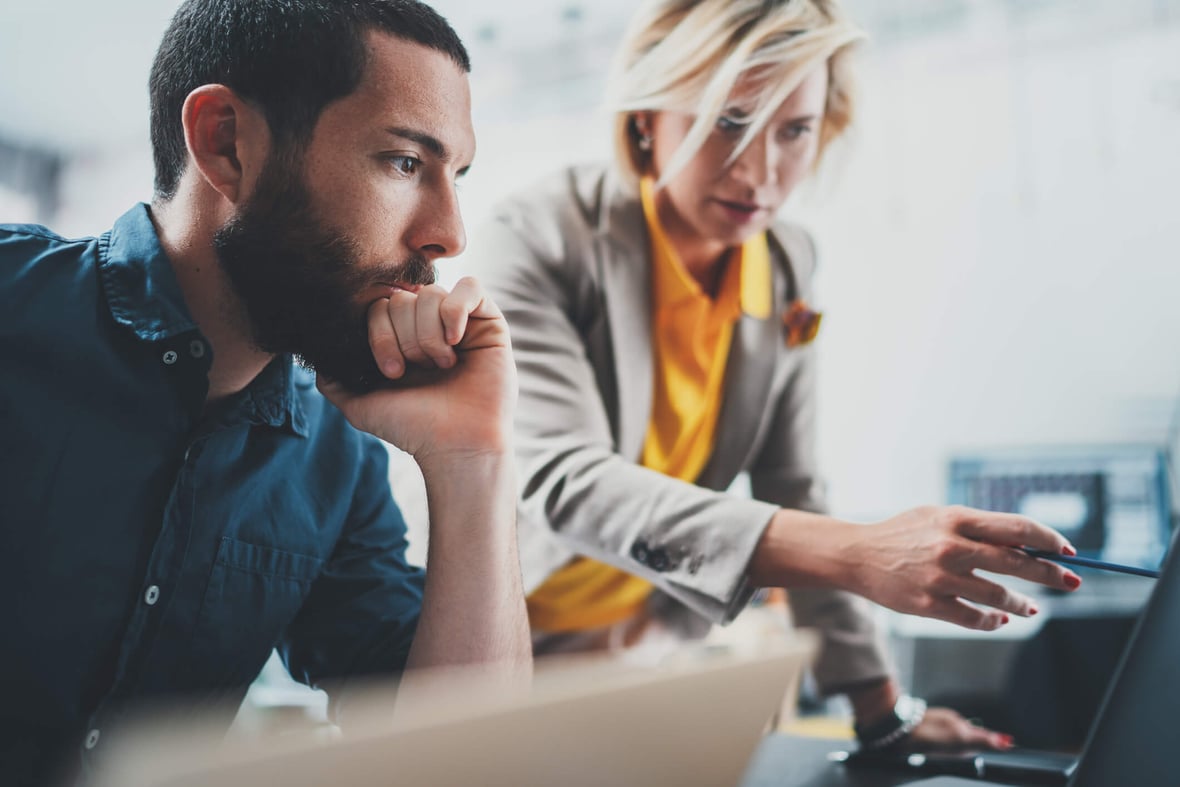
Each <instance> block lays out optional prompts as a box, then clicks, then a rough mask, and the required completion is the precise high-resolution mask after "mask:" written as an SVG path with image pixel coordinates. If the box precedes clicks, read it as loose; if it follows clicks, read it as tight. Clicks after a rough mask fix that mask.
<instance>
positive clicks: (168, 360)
mask: <svg viewBox="0 0 1180 787" xmlns="http://www.w3.org/2000/svg"><path fill="white" fill-rule="evenodd" d="M176 358H177V355H176V351H175V350H169V351H168V352H166V353H164V359H163V360H164V363H165V364H167V365H168V366H171V365H172V364H174V363H176Z"/></svg>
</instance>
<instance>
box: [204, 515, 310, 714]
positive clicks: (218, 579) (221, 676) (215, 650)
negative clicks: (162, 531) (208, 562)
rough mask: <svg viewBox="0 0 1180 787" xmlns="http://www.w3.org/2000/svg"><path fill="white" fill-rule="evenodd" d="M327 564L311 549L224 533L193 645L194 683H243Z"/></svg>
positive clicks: (211, 687) (228, 686)
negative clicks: (305, 551) (298, 549)
mask: <svg viewBox="0 0 1180 787" xmlns="http://www.w3.org/2000/svg"><path fill="white" fill-rule="evenodd" d="M323 565H324V561H323V560H322V559H320V558H318V557H313V556H311V555H303V554H299V553H296V552H288V551H286V550H283V549H277V548H275V547H268V546H262V545H259V544H251V543H249V542H246V541H239V540H238V539H235V538H228V537H226V538H222V539H221V544H220V546H219V547H218V550H217V557H216V559H215V560H214V563H213V570H212V572H211V573H210V575H209V583H208V585H207V586H206V589H205V595H204V597H203V599H202V600H201V608H200V611H199V612H198V613H197V621H196V627H195V629H194V632H193V640H192V646H191V647H190V651H189V652H190V654H191V659H192V660H191V662H190V663H191V669H192V674H191V675H190V676H189V677H190V679H192V680H193V682H194V684H195V685H194V688H199V689H204V690H205V691H217V690H230V691H232V690H235V689H238V688H241V689H244V688H245V686H246V685H247V684H248V683H249V682H250V681H252V680H253V679H254V678H255V677H256V676H257V675H258V672H259V670H261V669H262V665H263V664H264V663H265V662H266V659H267V657H268V656H269V655H270V652H271V650H272V649H273V648H274V646H275V644H276V643H277V642H278V639H279V637H280V636H281V635H282V633H283V630H284V629H285V628H286V627H287V625H288V624H289V623H290V622H291V621H292V620H293V619H294V617H295V616H296V615H297V614H298V612H299V609H300V607H301V606H302V605H303V601H304V599H306V598H307V595H308V593H309V592H310V590H311V585H312V583H313V582H314V581H315V579H316V577H317V576H319V574H320V571H321V569H322V568H323Z"/></svg>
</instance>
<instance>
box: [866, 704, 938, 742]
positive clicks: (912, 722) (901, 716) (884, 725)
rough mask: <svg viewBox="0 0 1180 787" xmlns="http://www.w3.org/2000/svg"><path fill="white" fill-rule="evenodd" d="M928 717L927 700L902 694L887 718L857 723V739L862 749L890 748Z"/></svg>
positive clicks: (886, 715)
mask: <svg viewBox="0 0 1180 787" xmlns="http://www.w3.org/2000/svg"><path fill="white" fill-rule="evenodd" d="M925 717H926V701H925V700H922V699H918V698H917V697H911V696H910V695H908V694H902V695H901V696H900V697H898V698H897V702H896V703H895V704H894V706H893V710H892V711H890V712H889V713H887V714H885V718H883V719H880V720H878V721H875V722H873V723H872V724H868V725H864V726H862V725H860V724H857V725H855V727H854V729H855V730H856V739H857V740H858V741H859V742H860V747H861V748H862V749H869V750H880V749H888V748H889V747H890V746H894V745H896V744H898V743H900V742H901V741H902V740H904V739H905V738H906V736H908V735H909V734H910V733H911V732H913V731H914V729H915V728H916V727H917V726H918V725H919V724H921V723H922V719H923V718H925Z"/></svg>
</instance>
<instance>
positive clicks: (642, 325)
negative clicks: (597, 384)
mask: <svg viewBox="0 0 1180 787" xmlns="http://www.w3.org/2000/svg"><path fill="white" fill-rule="evenodd" d="M608 182H609V181H608ZM607 194H608V195H609V197H608V199H609V200H610V203H609V205H608V206H607V210H605V211H604V212H603V214H604V215H603V225H604V226H603V227H602V228H601V229H602V230H603V231H602V232H600V233H599V236H598V240H599V242H600V243H602V244H603V248H602V259H603V271H602V276H603V279H602V280H603V300H604V301H605V308H606V314H607V319H608V322H609V325H610V341H611V350H612V353H611V354H612V356H613V360H614V367H615V368H614V373H615V375H614V376H615V384H616V386H617V391H618V397H619V401H618V434H617V440H618V451H619V453H620V454H621V455H622V456H624V457H626V458H627V459H630V460H633V461H638V460H639V458H640V457H641V456H642V453H643V443H644V440H645V438H646V437H647V426H648V421H649V420H650V419H651V399H652V374H653V371H652V364H653V360H652V346H651V342H652V338H651V299H652V294H651V262H650V261H649V259H648V248H647V246H648V237H647V228H646V227H645V226H644V223H643V210H642V208H640V206H639V201H638V199H637V198H630V197H628V196H627V195H625V194H623V193H622V192H621V191H619V190H618V189H617V188H608V189H607Z"/></svg>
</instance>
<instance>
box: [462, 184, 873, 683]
mask: <svg viewBox="0 0 1180 787" xmlns="http://www.w3.org/2000/svg"><path fill="white" fill-rule="evenodd" d="M770 245H771V254H772V258H773V259H774V261H775V264H774V265H773V266H772V267H773V270H774V303H775V305H776V308H775V309H774V311H773V312H772V315H771V317H770V318H769V319H766V320H759V319H755V318H752V317H749V316H746V315H743V316H742V317H741V320H740V323H739V324H738V326H736V328H735V330H734V335H733V345H732V347H731V348H730V354H729V363H728V368H727V370H726V380H725V391H724V396H723V402H722V408H721V413H720V415H719V420H718V424H717V431H716V446H715V448H714V451H713V454H712V456H711V458H710V460H709V462H708V464H707V465H706V467H705V469H704V471H703V472H702V474H701V477H700V479H699V480H698V482H697V483H696V484H695V485H694V484H690V483H686V482H684V481H679V480H677V479H674V478H670V477H668V476H665V475H662V474H660V473H657V472H654V471H652V470H648V469H646V468H644V467H641V466H640V465H639V464H638V461H639V458H640V455H641V452H642V449H643V443H644V439H645V436H646V432H647V426H648V420H649V418H650V415H651V408H652V385H653V357H652V338H651V269H650V260H649V254H648V235H647V229H646V226H645V223H644V219H643V210H642V208H641V206H640V204H639V201H638V198H637V197H636V196H631V195H628V194H626V193H624V192H623V191H622V190H620V189H619V188H618V187H617V186H616V185H615V184H614V183H613V182H612V179H611V177H610V176H609V175H607V174H606V173H605V172H604V170H602V169H601V168H589V167H587V168H576V169H572V170H568V171H565V172H562V173H561V174H559V175H557V176H555V177H551V178H550V179H548V180H546V181H544V182H542V183H540V184H538V185H536V186H534V187H533V188H531V189H529V190H528V191H526V192H524V193H523V194H522V195H520V196H518V197H516V198H514V199H510V200H508V201H507V202H505V203H503V204H502V205H500V206H499V208H498V209H497V210H496V211H495V213H494V216H493V219H492V220H491V222H490V223H489V224H488V226H485V227H483V228H482V229H481V230H479V231H477V232H476V233H475V234H474V235H473V237H472V242H471V244H470V250H469V251H468V253H467V255H466V256H465V257H464V261H465V267H466V270H465V271H464V272H467V273H471V274H474V275H476V276H478V277H479V278H480V280H481V281H482V282H483V284H484V286H485V287H487V289H488V290H489V291H490V292H491V294H492V297H493V298H494V299H495V301H496V302H497V303H498V304H499V306H500V308H501V309H503V310H504V313H505V315H506V316H507V319H508V323H509V326H510V329H511V334H512V344H513V350H514V353H515V356H516V363H517V367H518V369H519V374H520V402H519V405H518V407H517V421H516V427H517V430H516V447H517V457H518V459H519V473H520V482H521V498H520V514H519V530H520V541H521V560H522V564H523V570H524V579H525V585H526V589H527V590H532V589H533V588H535V587H537V586H538V585H539V584H540V583H541V582H542V581H543V580H544V579H545V578H546V577H547V576H548V575H549V574H550V573H552V572H553V571H554V570H556V569H557V568H559V567H561V566H562V565H564V564H565V563H566V562H567V561H569V560H570V559H571V558H572V557H574V556H575V555H587V556H589V557H592V558H594V559H596V560H600V561H602V562H604V563H609V564H611V565H613V566H616V567H618V568H621V569H623V570H625V571H627V572H629V573H632V574H635V575H638V576H640V577H643V578H644V579H646V580H648V581H650V582H652V583H653V584H654V585H655V586H656V588H658V590H659V591H660V592H662V593H664V594H667V595H668V596H670V597H671V598H673V599H675V600H676V601H677V602H679V603H680V604H682V605H685V606H687V607H688V608H690V609H691V610H693V611H694V612H695V613H697V614H698V615H700V616H701V617H702V618H703V619H704V620H707V621H712V622H719V623H725V622H728V621H730V620H731V619H732V618H733V617H734V615H736V614H737V613H738V612H739V611H741V609H742V608H743V607H744V606H745V604H746V603H747V602H748V601H749V599H750V596H751V593H752V592H753V590H754V588H753V587H752V586H751V585H750V583H749V581H748V579H747V576H746V567H747V565H748V563H749V561H750V557H751V555H752V553H753V550H754V547H755V545H756V543H757V542H758V539H759V538H760V536H761V535H762V531H763V530H764V529H765V527H766V525H767V523H768V522H769V520H770V518H771V516H772V515H773V514H774V513H775V511H776V510H778V508H779V507H787V508H794V509H803V510H808V511H822V510H823V509H824V499H823V489H822V484H821V482H820V480H819V478H817V475H816V459H815V451H814V445H813V443H814V432H815V406H816V394H815V359H814V352H815V351H814V348H812V347H807V348H802V349H790V348H788V347H787V346H786V343H785V341H784V332H783V326H782V321H781V313H782V310H783V309H784V308H785V307H786V305H787V304H788V303H789V302H790V301H791V300H792V299H793V298H796V297H803V298H807V299H808V300H809V301H810V298H811V281H812V270H813V268H814V260H815V253H814V249H813V246H812V243H811V240H810V238H809V237H808V235H807V234H806V233H805V232H804V231H803V230H801V229H799V228H798V227H795V226H792V225H789V224H779V225H776V226H775V228H774V230H773V231H772V233H771V244H770ZM743 471H747V472H749V476H750V481H751V486H752V491H753V497H754V498H755V499H753V500H750V499H743V498H739V497H736V496H733V495H729V494H726V493H725V492H724V491H723V490H725V489H727V488H728V487H729V485H730V484H731V483H732V482H733V480H734V478H735V477H737V476H738V474H739V473H741V472H743ZM789 598H790V603H791V610H792V614H793V617H794V620H795V623H796V625H799V626H808V627H817V628H819V629H820V630H821V632H822V634H823V637H824V648H823V650H822V652H821V657H820V660H819V663H818V664H817V668H816V677H817V679H818V680H819V682H820V684H821V686H823V687H824V688H825V689H827V690H833V689H838V688H840V687H843V686H846V685H849V684H853V683H857V682H861V681H866V680H872V679H876V678H881V677H885V676H886V675H888V674H889V670H888V667H887V664H886V659H885V657H884V655H883V653H882V650H881V648H880V646H879V644H878V641H877V637H876V633H875V631H874V627H873V625H872V621H871V619H870V617H869V616H868V613H867V610H866V605H865V604H864V602H863V601H861V600H860V599H857V598H856V597H854V596H852V595H849V594H847V593H842V592H836V591H827V590H792V591H791V592H790V593H789ZM702 622H704V621H702Z"/></svg>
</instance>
